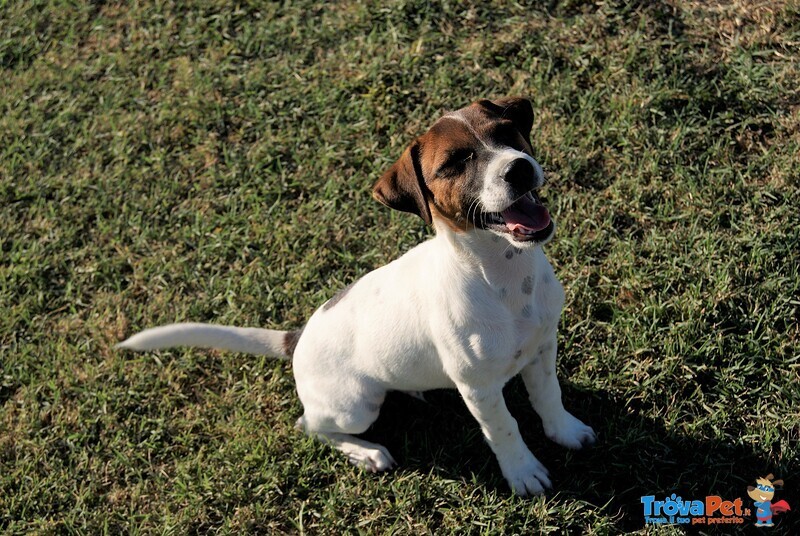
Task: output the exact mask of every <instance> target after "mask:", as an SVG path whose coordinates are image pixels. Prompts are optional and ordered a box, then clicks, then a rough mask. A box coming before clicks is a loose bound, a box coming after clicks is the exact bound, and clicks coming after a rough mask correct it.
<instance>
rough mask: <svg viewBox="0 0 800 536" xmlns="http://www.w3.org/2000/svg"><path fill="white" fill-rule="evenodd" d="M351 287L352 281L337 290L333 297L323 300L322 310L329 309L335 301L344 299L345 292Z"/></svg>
mask: <svg viewBox="0 0 800 536" xmlns="http://www.w3.org/2000/svg"><path fill="white" fill-rule="evenodd" d="M351 288H353V284H352V283H351V284H349V285H347V286H346V287H344V288H343V289H342V290H340V291H339V292H337V293H336V294H335V295H334V296H333V298H331V299H330V300H328V301H326V302H325V305H323V306H322V310H323V311H327V310H328V309H330V308H331V307H333V306H334V305H336V304H337V303H339V302H340V301H342V300H343V299H344V297H345V296H346V295H347V293H348V292H350V289H351Z"/></svg>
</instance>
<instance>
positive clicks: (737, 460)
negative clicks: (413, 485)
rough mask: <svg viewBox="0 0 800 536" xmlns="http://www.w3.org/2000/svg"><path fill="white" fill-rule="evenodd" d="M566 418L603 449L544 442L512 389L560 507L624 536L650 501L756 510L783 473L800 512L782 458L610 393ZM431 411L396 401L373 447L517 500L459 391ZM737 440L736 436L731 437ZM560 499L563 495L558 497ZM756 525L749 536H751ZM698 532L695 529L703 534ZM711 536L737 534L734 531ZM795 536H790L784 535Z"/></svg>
mask: <svg viewBox="0 0 800 536" xmlns="http://www.w3.org/2000/svg"><path fill="white" fill-rule="evenodd" d="M563 391H564V400H565V401H566V406H567V409H569V410H570V411H571V412H573V413H574V414H575V415H576V416H577V417H579V418H580V419H582V420H583V421H584V422H586V423H588V424H590V425H591V426H592V427H593V428H594V430H595V431H596V432H597V433H598V436H599V439H598V442H597V444H596V445H595V446H593V447H590V448H588V449H584V450H582V451H568V450H566V449H563V448H561V447H559V446H558V445H556V444H554V443H552V442H551V441H549V440H548V439H546V438H545V436H544V432H543V430H542V427H541V423H540V421H539V419H538V417H537V416H536V414H535V413H534V411H533V409H532V408H531V407H530V405H529V404H528V401H527V398H526V395H525V390H524V386H523V385H522V383H521V381H519V380H518V379H515V380H514V381H512V382H511V383H510V384H509V385H508V386H507V388H506V390H505V392H506V400H507V403H508V406H509V409H510V410H511V412H512V413H513V414H514V416H515V417H516V418H517V421H518V423H519V426H520V430H522V434H523V437H524V438H525V441H526V443H527V444H528V446H529V447H531V450H532V452H533V453H534V454H535V455H536V456H537V458H539V460H540V461H541V462H542V463H543V464H544V465H545V466H546V467H547V468H548V469H549V470H550V476H551V479H552V481H553V487H554V490H553V491H551V492H550V496H551V497H553V498H554V499H555V501H556V502H561V501H575V500H578V501H584V502H586V503H589V504H591V505H593V506H594V508H596V509H599V510H600V511H601V512H602V513H603V514H604V515H607V516H609V517H612V518H614V519H616V520H617V521H616V522H617V527H618V528H619V529H620V530H624V531H631V530H637V529H641V528H643V527H644V526H645V524H644V516H643V506H642V503H641V497H642V496H645V495H654V496H655V497H656V499H663V498H664V497H666V496H669V495H671V494H673V493H676V494H677V495H679V496H680V497H683V498H684V499H686V500H705V497H706V496H709V495H718V496H720V497H721V498H722V499H723V500H730V501H733V500H735V499H737V498H741V499H742V505H743V507H744V508H750V509H752V508H753V503H752V500H751V499H750V498H749V497H748V496H747V486H748V485H752V484H754V480H755V479H756V477H759V476H765V475H767V474H768V473H774V474H775V475H776V478H783V479H784V480H786V482H787V488H786V489H781V490H779V491H778V492H777V493H776V496H775V500H781V499H783V500H786V501H787V502H788V503H789V504H790V505H791V506H793V507H794V509H795V510H797V509H798V507H800V472H798V465H797V461H795V460H791V461H786V462H783V463H781V462H778V461H775V460H777V459H779V458H780V453H778V452H772V451H770V450H769V448H768V447H767V449H768V450H765V451H763V452H755V451H753V450H751V449H750V448H747V447H743V446H740V445H735V444H734V442H733V441H726V440H725V439H719V440H718V439H704V438H698V437H693V436H691V435H687V434H683V433H675V432H671V431H669V430H667V429H666V428H665V426H664V424H662V423H660V422H658V421H657V420H654V419H653V418H650V417H645V416H642V415H639V414H637V412H636V411H632V410H631V409H629V406H628V405H626V403H625V401H624V400H620V399H615V398H614V397H613V396H612V395H609V394H608V393H605V392H601V391H578V390H576V389H574V388H572V387H571V386H569V385H567V386H563ZM426 399H427V402H423V401H419V400H416V399H413V398H411V397H408V396H406V395H403V394H399V393H391V394H390V395H389V396H388V397H387V400H386V402H385V404H384V407H383V408H382V410H381V416H380V418H379V419H378V421H377V422H376V423H375V424H374V425H373V427H372V428H370V430H368V431H367V433H366V434H364V437H365V438H367V439H369V440H372V441H377V442H379V443H382V444H384V445H385V446H387V447H388V448H389V450H390V452H392V454H393V455H394V457H395V459H396V460H397V461H398V464H399V468H398V469H397V470H398V471H420V472H425V473H428V472H433V473H435V474H437V475H439V476H441V477H443V478H448V479H466V480H471V479H474V480H475V481H476V483H477V484H478V485H481V486H484V487H485V488H487V489H489V490H494V491H497V492H499V493H501V494H503V493H506V494H507V493H510V492H509V491H508V487H507V485H506V483H505V481H504V480H503V479H502V476H501V474H500V469H499V467H498V466H497V463H496V461H495V459H494V456H493V454H492V452H491V451H490V449H489V447H488V445H486V443H485V442H484V441H483V439H482V437H481V434H480V429H479V427H478V424H477V423H476V422H475V421H474V419H473V418H472V417H471V416H470V415H469V413H468V411H467V409H466V407H465V406H464V404H463V402H462V401H461V399H460V398H459V395H458V393H457V392H456V391H454V390H453V391H433V392H430V393H426ZM731 434H732V435H734V433H733V432H731ZM554 492H557V495H555V494H554ZM797 516H798V514H797V513H795V512H789V513H786V514H780V515H777V516H776V517H775V518H774V520H775V522H776V526H775V528H774V529H771V530H774V531H775V532H774V533H775V534H783V533H786V534H788V533H792V531H793V530H796V529H797V528H798V526H800V523H798V520H797ZM754 522H755V516H754V515H751V516H750V518H749V519H746V520H745V523H744V524H743V525H742V526H741V527H744V529H745V530H749V529H750V527H753V526H754ZM696 529H697V527H695V530H696ZM704 530H708V532H711V533H715V532H717V531H719V532H726V533H731V532H733V531H734V530H735V529H734V527H732V526H731V525H726V526H722V527H716V528H715V527H709V528H708V529H704ZM787 530H788V531H789V532H785V531H787Z"/></svg>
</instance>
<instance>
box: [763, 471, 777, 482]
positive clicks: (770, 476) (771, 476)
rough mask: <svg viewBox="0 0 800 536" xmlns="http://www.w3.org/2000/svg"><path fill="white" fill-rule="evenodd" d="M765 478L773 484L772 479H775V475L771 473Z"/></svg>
mask: <svg viewBox="0 0 800 536" xmlns="http://www.w3.org/2000/svg"><path fill="white" fill-rule="evenodd" d="M764 478H766V479H767V480H769V481H770V482H772V479H773V478H775V475H773V474H772V473H770V474H768V475H767V476H765V477H764Z"/></svg>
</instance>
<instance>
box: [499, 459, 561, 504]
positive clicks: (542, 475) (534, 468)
mask: <svg viewBox="0 0 800 536" xmlns="http://www.w3.org/2000/svg"><path fill="white" fill-rule="evenodd" d="M502 469H503V476H504V477H506V480H507V481H508V485H509V486H511V490H512V491H513V492H514V494H515V495H519V496H521V497H525V496H526V495H541V494H542V493H544V490H545V488H550V487H552V484H551V483H550V479H549V478H548V472H547V469H546V468H545V466H544V465H542V464H541V463H540V462H539V460H537V459H536V458H535V457H534V455H533V454H530V453H529V454H528V455H527V456H525V461H524V462H522V463H520V464H518V465H515V466H513V467H508V468H506V467H503V468H502Z"/></svg>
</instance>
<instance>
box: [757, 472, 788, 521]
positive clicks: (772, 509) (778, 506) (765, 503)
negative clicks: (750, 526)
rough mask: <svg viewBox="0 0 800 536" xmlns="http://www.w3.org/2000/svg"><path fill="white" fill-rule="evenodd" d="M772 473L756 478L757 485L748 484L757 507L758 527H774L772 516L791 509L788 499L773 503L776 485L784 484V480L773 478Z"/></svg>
mask: <svg viewBox="0 0 800 536" xmlns="http://www.w3.org/2000/svg"><path fill="white" fill-rule="evenodd" d="M772 478H773V476H772V473H770V474H768V475H767V476H765V477H764V478H757V479H756V486H755V487H753V486H747V494H748V495H749V496H750V498H751V499H753V501H755V504H754V506H755V507H756V509H757V510H756V527H772V526H773V525H774V524H773V523H772V516H773V515H774V514H779V513H781V512H786V511H789V510H791V508H790V507H789V503H787V502H786V501H778V502H776V503H775V504H772V498H773V497H774V496H775V486H783V480H774V481H773V480H772Z"/></svg>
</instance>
